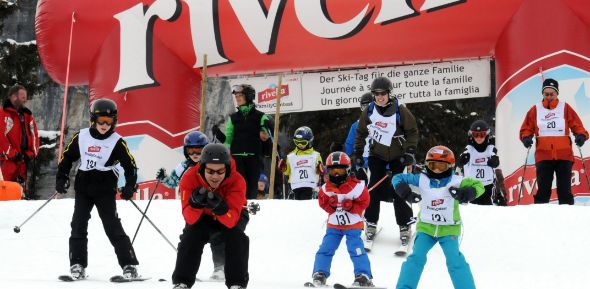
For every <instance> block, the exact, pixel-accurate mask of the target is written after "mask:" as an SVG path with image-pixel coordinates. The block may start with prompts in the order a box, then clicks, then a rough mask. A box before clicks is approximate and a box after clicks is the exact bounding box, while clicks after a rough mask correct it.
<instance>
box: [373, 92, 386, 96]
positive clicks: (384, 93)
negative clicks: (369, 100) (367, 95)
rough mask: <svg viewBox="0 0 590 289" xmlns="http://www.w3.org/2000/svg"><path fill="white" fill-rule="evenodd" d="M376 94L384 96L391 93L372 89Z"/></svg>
mask: <svg viewBox="0 0 590 289" xmlns="http://www.w3.org/2000/svg"><path fill="white" fill-rule="evenodd" d="M371 93H372V94H373V95H374V96H384V95H389V92H388V91H371Z"/></svg>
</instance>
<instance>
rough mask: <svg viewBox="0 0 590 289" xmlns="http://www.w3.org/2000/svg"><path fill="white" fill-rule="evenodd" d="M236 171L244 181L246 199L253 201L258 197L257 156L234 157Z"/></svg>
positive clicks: (258, 172)
mask: <svg viewBox="0 0 590 289" xmlns="http://www.w3.org/2000/svg"><path fill="white" fill-rule="evenodd" d="M233 157H234V160H235V161H236V169H237V170H238V173H240V175H242V177H243V178H244V180H245V181H246V198H247V199H248V200H255V199H256V198H257V196H258V178H260V159H259V158H258V156H257V155H247V156H241V155H234V156H233Z"/></svg>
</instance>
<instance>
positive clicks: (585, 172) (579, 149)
mask: <svg viewBox="0 0 590 289" xmlns="http://www.w3.org/2000/svg"><path fill="white" fill-rule="evenodd" d="M578 151H579V152H580V158H582V167H583V168H584V175H585V176H586V184H587V185H588V189H590V181H589V180H588V170H586V163H585V162H584V155H583V154H582V148H581V147H580V146H578Z"/></svg>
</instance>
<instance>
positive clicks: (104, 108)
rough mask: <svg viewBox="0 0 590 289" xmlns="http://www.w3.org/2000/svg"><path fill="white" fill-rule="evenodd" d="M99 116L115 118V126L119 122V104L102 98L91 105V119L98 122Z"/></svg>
mask: <svg viewBox="0 0 590 289" xmlns="http://www.w3.org/2000/svg"><path fill="white" fill-rule="evenodd" d="M99 116H109V117H112V118H113V128H114V127H115V125H116V124H117V104H116V103H115V102H114V101H112V100H110V99H107V98H100V99H97V100H95V101H93V102H92V104H91V105H90V121H91V122H93V123H94V122H96V120H97V119H98V117H99Z"/></svg>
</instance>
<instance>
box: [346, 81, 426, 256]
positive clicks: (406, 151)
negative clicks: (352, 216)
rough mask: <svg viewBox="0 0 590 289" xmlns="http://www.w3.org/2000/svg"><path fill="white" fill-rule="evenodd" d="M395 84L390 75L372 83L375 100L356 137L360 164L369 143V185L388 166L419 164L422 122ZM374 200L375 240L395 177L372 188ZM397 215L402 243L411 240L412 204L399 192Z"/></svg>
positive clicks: (395, 169)
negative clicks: (382, 207)
mask: <svg viewBox="0 0 590 289" xmlns="http://www.w3.org/2000/svg"><path fill="white" fill-rule="evenodd" d="M392 89H393V85H392V83H391V81H390V80H389V79H387V78H386V77H378V78H376V79H375V80H373V83H371V93H372V94H373V98H374V100H373V102H372V103H371V104H370V105H369V107H368V108H367V109H366V110H363V112H362V113H361V117H360V119H359V124H358V127H357V131H356V137H355V141H354V151H355V158H354V160H355V161H354V162H355V165H356V166H357V167H363V166H364V159H363V151H364V148H365V143H366V142H368V143H369V159H368V162H369V170H370V171H371V177H370V180H369V186H368V187H369V188H372V187H373V186H374V185H375V184H376V183H377V182H379V180H381V179H382V178H383V177H385V176H386V168H387V166H389V169H390V170H391V172H392V173H393V175H396V174H399V173H401V172H402V171H403V170H404V168H405V167H406V166H411V165H413V164H415V162H416V160H415V158H414V154H415V153H416V146H417V145H418V126H417V124H416V119H415V118H414V115H412V113H411V112H410V111H409V110H408V109H407V108H406V107H405V106H404V105H399V103H398V100H397V98H396V97H394V96H392V95H391V90H392ZM370 193H371V203H370V204H369V207H368V208H367V210H366V211H365V219H366V221H367V223H366V225H367V230H366V232H365V234H366V237H367V240H372V239H373V238H374V236H375V234H376V231H377V221H379V209H380V201H381V200H385V199H386V198H387V197H388V196H389V195H391V194H392V193H393V187H392V185H391V181H384V182H381V184H379V185H378V186H377V187H375V188H374V189H373V190H372V191H371V192H370ZM393 206H394V208H395V219H396V222H397V224H398V226H399V228H400V239H401V241H402V244H404V245H405V244H407V243H408V242H409V240H410V237H411V235H412V233H411V231H410V224H411V222H412V217H413V213H412V208H411V207H410V206H409V205H408V204H407V203H406V201H405V200H404V199H402V198H401V197H400V196H398V195H397V194H393Z"/></svg>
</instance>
